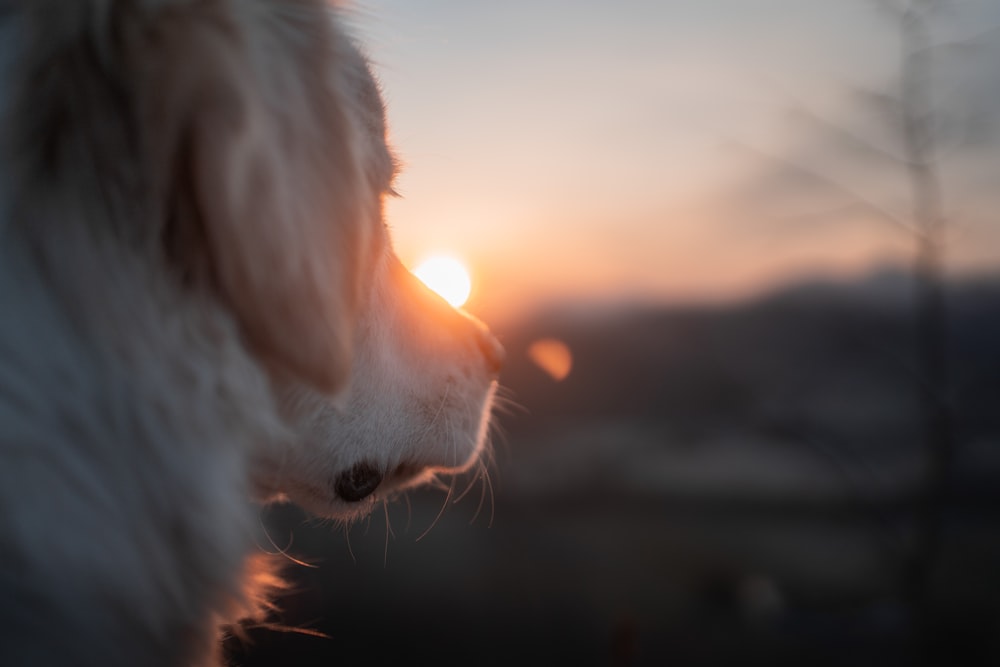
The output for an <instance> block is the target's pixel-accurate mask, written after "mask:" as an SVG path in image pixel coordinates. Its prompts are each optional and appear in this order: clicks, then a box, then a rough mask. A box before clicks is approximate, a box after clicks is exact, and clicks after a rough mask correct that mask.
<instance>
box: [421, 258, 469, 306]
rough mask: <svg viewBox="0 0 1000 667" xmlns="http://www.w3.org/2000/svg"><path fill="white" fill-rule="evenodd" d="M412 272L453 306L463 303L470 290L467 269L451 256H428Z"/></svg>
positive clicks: (467, 297)
mask: <svg viewBox="0 0 1000 667" xmlns="http://www.w3.org/2000/svg"><path fill="white" fill-rule="evenodd" d="M413 273H414V275H416V276H417V278H420V280H422V281H423V283H424V284H425V285H427V286H428V287H430V288H431V289H432V290H434V291H435V292H437V293H438V294H440V295H441V297H442V298H443V299H444V300H445V301H447V302H448V303H450V304H451V305H452V306H454V307H455V308H458V307H459V306H461V305H462V304H464V303H465V302H466V301H467V300H468V299H469V294H470V293H471V292H472V279H471V278H469V271H468V269H466V268H465V266H463V265H462V263H461V262H459V261H458V260H457V259H454V258H453V257H446V256H444V255H436V256H434V257H429V258H427V259H425V260H424V261H423V262H421V263H420V264H419V265H418V266H417V268H416V269H414V271H413Z"/></svg>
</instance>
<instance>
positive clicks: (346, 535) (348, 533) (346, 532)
mask: <svg viewBox="0 0 1000 667" xmlns="http://www.w3.org/2000/svg"><path fill="white" fill-rule="evenodd" d="M344 540H345V541H346V542H347V553H349V554H350V555H351V562H352V563H354V564H355V565H357V564H358V559H357V558H355V557H354V549H352V548H351V527H350V526H344Z"/></svg>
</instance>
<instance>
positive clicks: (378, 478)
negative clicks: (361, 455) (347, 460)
mask: <svg viewBox="0 0 1000 667" xmlns="http://www.w3.org/2000/svg"><path fill="white" fill-rule="evenodd" d="M382 476H383V475H382V471H381V470H380V469H379V468H378V467H377V466H375V464H373V463H371V462H369V461H361V462H359V463H355V464H354V465H353V466H351V467H350V468H349V469H347V470H344V471H343V472H341V473H340V474H339V475H337V479H336V481H335V482H334V491H336V492H337V495H338V496H340V498H341V499H343V500H346V501H347V502H349V503H356V502H358V501H359V500H364V499H365V498H367V497H368V496H370V495H371V494H372V493H374V491H375V489H376V488H378V485H379V484H381V483H382Z"/></svg>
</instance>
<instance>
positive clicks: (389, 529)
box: [382, 500, 395, 568]
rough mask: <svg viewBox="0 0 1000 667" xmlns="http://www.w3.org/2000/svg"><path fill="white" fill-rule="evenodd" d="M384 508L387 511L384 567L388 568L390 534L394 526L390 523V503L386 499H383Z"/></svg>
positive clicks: (383, 556) (383, 552) (383, 554)
mask: <svg viewBox="0 0 1000 667" xmlns="http://www.w3.org/2000/svg"><path fill="white" fill-rule="evenodd" d="M382 510H383V512H385V547H384V549H383V551H382V567H383V568H386V567H388V565H389V535H390V533H392V527H391V526H390V525H389V503H388V502H387V501H385V500H383V501H382ZM393 537H395V536H393Z"/></svg>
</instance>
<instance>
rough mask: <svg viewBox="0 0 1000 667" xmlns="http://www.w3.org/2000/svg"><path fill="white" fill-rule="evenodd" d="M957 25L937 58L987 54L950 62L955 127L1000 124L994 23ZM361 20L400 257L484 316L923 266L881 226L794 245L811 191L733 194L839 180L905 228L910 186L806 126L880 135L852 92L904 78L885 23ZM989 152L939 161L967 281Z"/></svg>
mask: <svg viewBox="0 0 1000 667" xmlns="http://www.w3.org/2000/svg"><path fill="white" fill-rule="evenodd" d="M949 4H950V5H953V7H951V8H950V9H949V10H947V11H944V12H941V13H940V15H938V16H936V17H935V19H934V23H933V25H934V28H935V30H936V33H935V36H936V38H937V39H938V40H939V41H941V42H948V41H951V40H954V39H966V38H968V37H969V36H971V35H979V34H980V33H983V32H986V33H987V36H986V37H982V38H979V40H978V41H977V42H976V43H977V45H978V44H980V42H982V43H986V44H987V46H986V47H985V48H983V49H980V50H977V51H975V52H974V53H972V54H971V55H969V54H963V55H962V59H961V60H960V61H955V62H953V61H952V59H951V58H952V57H951V56H950V55H949V56H948V59H947V64H948V68H945V67H943V66H942V67H941V68H940V76H939V77H938V79H940V82H942V83H943V84H947V85H942V86H941V92H940V96H941V98H942V99H943V100H944V101H945V102H946V103H945V104H944V105H942V106H943V108H946V109H947V108H949V107H951V106H954V107H955V108H958V107H960V106H961V105H959V104H957V103H956V100H957V101H959V102H963V103H964V102H965V101H966V100H967V99H968V100H971V102H970V105H972V106H973V107H974V108H975V109H977V110H979V111H983V110H985V111H983V113H979V115H976V116H975V117H976V118H980V117H981V116H984V115H985V116H986V117H987V118H988V119H995V118H996V117H997V116H998V115H1000V114H996V113H994V112H995V111H996V110H997V109H998V108H1000V84H998V83H997V81H998V78H997V77H998V75H997V73H996V72H997V71H1000V68H997V67H995V65H996V64H997V62H1000V60H998V58H1000V49H996V48H993V47H992V46H989V45H990V44H992V45H994V46H995V45H996V42H997V41H998V40H996V39H995V38H991V37H990V34H989V32H988V31H989V29H990V28H995V27H997V26H1000V3H997V2H995V0H967V1H961V0H959V1H956V2H953V3H949ZM351 16H352V20H351V21H352V23H353V24H354V26H355V28H356V30H357V31H358V32H359V34H360V35H361V39H362V41H363V43H364V44H365V48H366V49H367V51H368V54H369V56H370V57H371V59H372V61H373V63H374V66H375V69H376V73H377V75H378V77H379V78H380V80H381V82H382V86H383V89H384V95H385V98H386V102H387V105H388V117H389V126H390V140H391V142H392V143H393V145H394V147H395V149H396V152H397V153H398V155H399V157H400V158H401V160H402V163H403V170H402V172H401V174H400V176H399V178H398V180H397V183H396V189H397V190H398V191H399V192H400V194H401V195H402V196H401V197H400V198H396V199H392V200H391V201H389V202H388V205H387V218H388V222H389V224H390V226H391V227H392V229H393V235H394V239H395V245H396V249H397V252H398V253H399V254H400V256H401V257H402V258H403V260H404V261H405V262H407V263H409V264H411V266H412V265H413V264H414V263H416V262H417V261H418V260H419V259H420V258H422V257H423V256H426V255H428V254H433V253H440V252H444V253H450V254H452V255H455V256H456V257H459V258H460V259H462V260H463V261H464V262H465V263H466V264H467V265H468V266H469V268H470V269H471V272H472V274H473V284H474V288H473V298H472V300H471V301H470V304H469V309H470V310H472V311H473V312H476V311H477V309H478V310H480V311H483V312H486V313H488V314H489V315H491V316H495V317H501V318H503V317H514V316H518V315H524V314H527V313H529V312H532V311H533V310H534V309H537V308H540V307H544V306H545V305H546V304H550V303H553V302H558V301H567V300H568V301H574V302H581V301H582V302H593V301H601V302H614V301H621V300H644V301H662V302H677V301H684V302H690V301H701V300H720V299H721V300H727V299H737V298H742V297H745V296H748V295H752V294H755V293H758V292H760V291H761V290H765V289H768V288H770V287H771V286H774V285H776V284H779V283H782V282H785V281H789V280H794V279H797V278H802V277H814V276H849V275H858V274H863V273H865V272H866V271H870V270H872V268H873V267H876V266H879V265H884V264H887V263H893V262H906V261H909V253H910V252H911V249H912V238H911V237H909V236H908V235H907V234H906V233H905V232H901V231H900V230H899V229H898V228H894V227H893V226H892V225H887V224H885V221H884V220H871V219H858V216H854V217H853V218H852V219H844V220H836V221H832V222H831V221H830V220H826V221H824V222H823V223H822V224H813V223H809V224H802V223H801V221H799V222H796V223H794V224H789V222H788V220H785V219H781V217H780V216H777V215H775V214H774V213H773V209H775V208H777V209H781V210H785V208H786V206H785V205H786V204H787V201H788V200H794V199H795V198H796V196H800V195H802V193H801V192H799V191H797V190H796V191H789V189H788V187H784V189H779V191H778V192H777V193H774V192H771V193H769V195H768V198H769V199H768V201H767V202H766V205H762V204H761V203H760V201H759V199H760V198H759V197H758V198H756V199H754V198H751V199H749V200H748V199H747V198H745V197H744V198H740V197H737V196H736V194H735V193H739V192H744V191H745V190H746V188H747V184H748V183H749V184H757V185H759V183H760V182H762V181H763V182H768V183H772V184H773V183H774V182H775V181H776V180H780V179H774V178H770V179H769V178H763V177H762V175H768V174H770V172H771V171H772V170H773V168H772V162H773V161H774V160H775V159H776V160H778V161H791V162H793V163H795V164H804V165H809V166H812V165H814V164H815V165H820V166H822V167H823V170H826V167H827V166H829V168H830V169H834V170H839V173H840V174H842V175H843V178H840V177H838V178H837V179H836V180H837V182H838V183H845V182H846V183H848V184H850V186H851V192H852V193H857V194H858V195H859V196H862V197H864V198H865V199H866V200H879V205H880V207H882V208H885V209H893V210H899V211H900V215H902V216H905V215H906V207H907V196H906V188H905V187H904V186H905V179H904V178H902V177H903V176H904V175H905V171H904V170H900V169H895V170H893V169H881V171H880V170H878V169H875V168H874V167H872V165H870V164H867V163H865V164H863V165H855V164H852V163H851V162H850V161H847V162H844V161H843V160H841V157H842V156H841V155H840V153H842V152H843V151H840V150H837V147H836V146H834V147H833V149H832V150H831V148H830V146H829V145H826V146H824V142H823V141H821V140H820V138H817V137H816V136H814V135H818V134H821V133H818V132H817V131H816V128H810V127H802V125H803V123H802V118H801V116H802V114H799V116H798V117H797V116H796V114H795V113H794V112H795V111H796V110H803V109H805V110H808V111H809V113H810V114H814V115H815V116H817V117H819V118H821V119H826V120H830V121H834V122H836V123H840V124H842V125H843V126H845V127H848V128H851V129H852V130H853V129H855V128H857V129H858V130H859V132H861V133H862V134H863V133H864V132H865V131H867V130H868V129H871V128H872V127H873V125H872V123H871V122H869V121H870V118H862V117H860V116H859V113H858V104H857V103H856V100H855V97H852V95H853V94H854V92H853V91H855V90H856V88H858V87H864V88H865V89H871V90H879V89H884V88H886V87H887V86H888V85H889V84H890V83H891V82H892V81H894V79H893V77H894V75H895V73H896V72H897V64H898V53H899V42H898V38H897V33H896V32H894V30H893V28H892V24H891V23H890V22H888V21H887V20H886V19H885V18H884V17H883V16H881V15H880V14H879V13H878V11H877V10H876V9H874V6H873V3H872V2H867V1H866V0H835V1H822V0H702V1H700V2H667V1H663V0H660V1H655V0H624V1H623V2H618V3H608V2H596V1H593V0H576V1H573V2H570V1H557V0H531V1H527V0H510V1H508V2H481V1H469V0H464V1H460V0H422V1H421V2H412V1H410V0H369V1H367V2H357V3H356V4H355V7H354V8H353V9H352V14H351ZM993 35H995V33H993ZM990 39H992V41H990ZM941 60H942V62H944V61H945V60H946V59H945V58H942V59H941ZM936 85H937V84H936ZM852 100H855V101H853V102H852ZM973 103H974V104H973ZM977 113H978V112H977ZM968 115H969V117H970V118H971V117H972V116H974V115H975V114H968ZM992 122H993V121H992V120H989V123H987V125H986V127H987V128H993V127H997V128H1000V124H997V125H995V126H994V125H991V124H990V123H992ZM980 125H982V123H980ZM874 129H875V130H876V131H874V133H873V134H871V137H874V139H875V140H876V143H880V142H881V139H883V138H884V137H882V136H880V135H879V132H878V131H877V130H878V128H874ZM882 134H883V135H884V134H886V132H885V131H884V128H883V131H882ZM889 134H891V132H890V133H889ZM980 134H981V135H984V136H985V135H988V134H989V132H988V131H983V132H981V133H980ZM891 138H892V137H889V139H891ZM984 141H986V139H984V138H983V136H980V137H979V138H977V139H976V142H978V144H977V145H981V144H983V142H984ZM827 143H828V142H827ZM986 143H987V144H988V146H987V148H985V149H982V150H980V151H979V153H978V154H974V155H971V156H970V154H971V153H975V151H971V152H970V151H969V150H968V148H967V146H966V144H964V143H961V142H959V143H958V148H956V149H954V150H953V152H952V153H951V154H949V155H948V156H947V159H948V164H947V165H946V166H947V170H946V171H947V172H948V174H949V175H950V174H952V173H954V174H957V175H956V176H953V177H952V176H949V177H950V178H954V180H955V181H956V182H958V181H960V183H957V185H956V186H955V187H951V185H950V183H949V189H948V190H947V191H946V193H947V194H951V193H955V196H956V198H960V199H961V200H960V202H959V203H960V204H964V206H958V207H957V208H958V209H961V210H959V211H958V213H961V215H962V221H961V224H957V223H956V224H955V225H954V227H955V229H956V230H958V231H957V233H955V234H953V235H952V237H951V238H950V239H949V246H948V255H947V258H948V264H949V267H951V268H952V269H953V270H954V271H956V272H978V271H987V270H990V269H991V268H992V267H993V266H995V265H997V264H998V261H1000V251H998V250H997V248H1000V220H993V216H992V210H998V208H993V207H992V206H991V202H993V201H994V199H993V197H995V192H994V191H995V190H997V188H996V187H995V185H997V184H996V183H991V181H995V180H996V177H995V176H992V174H996V173H1000V165H997V164H996V160H995V158H996V156H997V155H998V154H1000V151H998V150H996V149H997V148H998V147H997V145H996V144H995V143H990V142H989V141H986ZM989 165H993V166H994V167H997V168H996V169H994V170H992V171H991V170H990V169H989ZM870 167H871V168H870ZM844 179H846V181H845V180H844ZM852 179H853V180H855V181H857V182H858V183H857V184H851V183H850V181H851V180H852ZM757 185H754V187H757ZM967 186H968V187H967ZM855 188H856V189H855ZM776 200H777V205H776ZM748 201H752V202H753V203H751V204H748V203H747V202H748ZM949 212H951V210H950V209H949ZM862 217H863V216H862ZM477 314H478V313H477Z"/></svg>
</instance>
